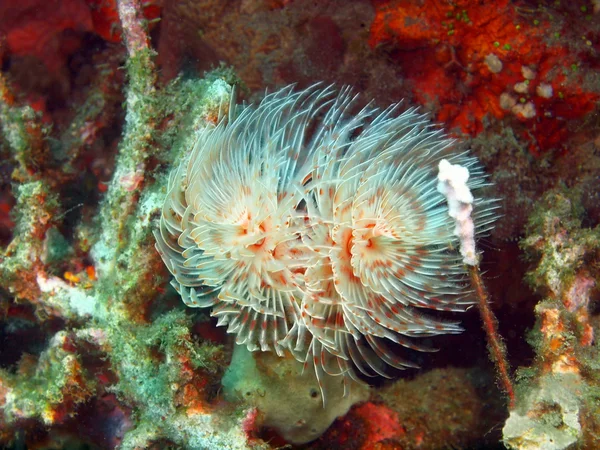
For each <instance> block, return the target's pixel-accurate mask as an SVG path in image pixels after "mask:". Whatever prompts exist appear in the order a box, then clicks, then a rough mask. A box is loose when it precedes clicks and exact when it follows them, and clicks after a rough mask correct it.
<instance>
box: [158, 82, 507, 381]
mask: <svg viewBox="0 0 600 450" xmlns="http://www.w3.org/2000/svg"><path fill="white" fill-rule="evenodd" d="M355 100H356V97H355V96H353V95H352V94H351V92H350V90H349V89H347V88H346V89H343V90H342V91H341V92H339V93H337V92H336V91H335V90H334V89H333V88H331V87H327V88H321V87H319V86H313V87H311V88H309V89H306V90H304V91H300V92H295V91H294V90H293V88H292V87H287V88H284V89H282V90H280V91H278V92H275V93H272V94H270V95H267V96H266V97H265V98H264V100H263V101H262V102H261V103H260V104H259V105H258V106H247V107H242V106H237V107H236V106H235V105H232V106H231V108H230V117H229V119H228V120H222V121H221V122H220V123H219V124H218V125H217V126H216V127H214V128H210V129H207V130H206V131H204V132H202V133H201V135H200V137H199V139H198V141H197V143H196V145H195V147H194V148H193V150H192V151H191V153H190V155H189V157H188V158H187V159H186V160H184V161H182V162H181V163H180V164H179V167H177V168H176V169H175V170H174V171H173V173H172V175H171V178H170V181H169V186H168V195H167V199H166V201H165V204H164V208H163V211H162V216H161V219H160V229H159V231H158V232H156V233H155V235H156V241H157V249H158V251H159V253H160V255H161V256H162V258H163V260H164V262H165V264H166V265H167V267H168V268H169V270H170V271H171V273H172V274H173V276H174V279H173V281H172V284H173V286H174V287H175V289H177V291H178V292H179V293H180V294H181V296H182V298H183V301H184V302H185V304H186V305H188V306H192V307H211V308H212V315H213V316H216V317H218V319H219V321H218V324H219V325H227V327H228V328H227V331H228V332H229V333H232V334H235V335H236V342H237V343H238V344H242V345H246V346H247V348H248V349H249V350H251V351H254V350H261V351H269V350H274V351H275V352H277V354H279V355H283V354H284V352H285V351H289V352H291V353H292V354H293V355H294V356H295V357H296V358H297V359H298V360H299V361H301V362H303V363H304V364H305V365H306V366H312V368H313V369H314V370H315V373H316V375H317V378H318V379H319V380H321V379H322V377H323V376H324V374H325V373H326V374H330V375H341V376H343V377H344V378H343V379H344V380H345V381H346V380H347V379H348V378H347V377H352V378H355V379H356V378H358V377H357V375H358V374H359V373H360V374H363V375H366V376H373V375H382V376H386V375H387V374H386V366H387V365H389V366H393V367H396V368H405V367H414V365H413V364H412V363H411V362H410V361H407V360H403V359H400V358H398V356H397V355H396V352H394V351H392V350H391V349H389V348H388V346H387V345H386V342H388V343H389V342H392V343H396V344H400V345H402V346H404V347H408V348H411V349H416V350H428V349H427V348H424V347H422V346H420V345H419V343H418V339H416V338H420V337H424V336H433V335H439V334H444V333H458V332H460V331H461V328H460V327H459V326H458V324H456V323H451V322H442V321H439V320H438V319H435V318H433V317H429V316H428V315H427V314H426V313H423V310H427V309H434V310H448V311H462V310H464V309H465V307H466V305H469V304H471V303H472V301H471V299H470V295H469V294H470V292H469V290H468V281H467V279H466V277H465V274H466V271H465V269H464V267H463V264H462V261H461V256H460V254H459V253H458V252H457V250H456V249H457V247H458V238H457V237H456V236H455V235H454V223H453V220H452V219H451V218H450V217H449V216H448V209H447V206H446V202H445V198H444V196H443V195H442V194H440V193H439V192H438V191H437V167H438V164H439V162H440V161H441V160H442V159H446V160H448V161H449V162H450V163H453V164H460V165H462V166H464V167H467V168H468V169H469V171H470V178H469V183H468V184H469V188H470V189H471V190H472V191H475V192H476V191H477V190H478V189H479V188H480V187H482V186H483V185H484V184H485V181H484V177H483V173H482V170H481V168H480V167H479V165H478V163H477V161H476V160H475V159H474V158H472V157H470V156H468V155H467V154H465V153H458V152H456V150H454V149H453V148H452V144H453V141H452V140H451V139H449V138H447V137H446V136H445V135H444V134H443V132H441V131H439V130H437V129H435V128H433V127H432V126H431V125H430V123H429V121H428V119H427V118H426V117H425V116H423V115H421V114H418V113H417V112H415V110H409V111H406V112H404V113H402V114H398V112H397V109H398V105H392V106H391V107H389V108H388V109H386V110H384V111H378V110H377V109H376V108H373V107H371V106H367V107H365V108H363V109H362V110H360V111H358V112H357V113H353V112H352V110H353V109H356V108H355ZM474 207H475V212H474V219H475V223H476V224H477V226H478V229H477V231H478V232H481V231H483V230H485V229H487V228H489V227H490V226H491V223H492V222H493V220H494V217H495V215H494V213H493V209H494V208H493V202H492V201H490V200H479V201H478V200H476V201H475V204H474Z"/></svg>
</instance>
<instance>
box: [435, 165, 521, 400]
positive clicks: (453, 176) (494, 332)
mask: <svg viewBox="0 0 600 450" xmlns="http://www.w3.org/2000/svg"><path fill="white" fill-rule="evenodd" d="M468 180H469V170H468V169H467V168H466V167H462V166H460V165H458V164H450V163H449V162H448V161H447V160H445V159H443V160H442V161H440V164H439V174H438V191H439V192H440V193H441V194H443V195H444V196H445V197H446V200H447V201H448V214H449V215H450V217H452V218H453V219H454V221H455V225H456V226H455V229H454V234H455V235H456V236H458V238H459V239H460V253H461V254H462V255H463V262H464V263H465V265H466V266H467V267H468V269H469V275H470V278H471V284H472V285H473V287H474V289H475V296H476V297H477V300H478V302H479V313H480V314H481V320H482V322H483V328H484V330H485V333H486V336H487V340H488V345H489V351H490V354H491V357H492V360H493V361H494V364H496V368H497V370H498V376H499V377H500V382H501V383H502V386H503V388H504V391H505V392H506V394H507V395H508V399H509V406H510V408H511V409H512V408H513V407H514V405H515V393H514V389H513V385H512V381H511V379H510V375H509V366H508V360H507V358H506V348H505V347H504V343H503V342H502V339H501V337H500V335H499V334H498V321H497V320H496V316H495V315H494V313H493V311H492V309H491V308H490V302H489V299H488V294H487V291H486V289H485V286H484V284H483V280H482V279H481V274H480V272H479V262H478V260H477V251H476V248H475V233H474V230H475V225H474V223H473V219H472V218H471V213H472V211H473V202H474V198H473V195H472V194H471V191H470V189H469V187H468V186H467V181H468Z"/></svg>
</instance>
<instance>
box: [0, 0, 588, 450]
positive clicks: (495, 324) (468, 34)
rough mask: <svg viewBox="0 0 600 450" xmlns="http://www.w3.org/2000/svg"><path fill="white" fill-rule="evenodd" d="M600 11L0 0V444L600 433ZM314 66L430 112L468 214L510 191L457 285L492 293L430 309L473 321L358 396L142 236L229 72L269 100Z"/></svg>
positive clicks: (361, 1) (466, 441)
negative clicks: (465, 174)
mask: <svg viewBox="0 0 600 450" xmlns="http://www.w3.org/2000/svg"><path fill="white" fill-rule="evenodd" d="M599 14H600V4H599V3H598V2H597V1H581V2H565V1H544V2H533V1H529V0H514V1H508V0H501V1H498V2H496V3H495V6H494V7H490V6H489V4H488V2H480V1H472V0H458V1H454V2H445V1H441V0H422V1H399V0H356V1H351V2H349V1H346V0H331V1H327V2H318V1H313V0H236V1H228V2H223V1H215V0H194V1H192V0H176V1H168V2H166V1H160V0H152V1H150V0H148V1H146V0H50V1H41V0H22V1H19V2H13V1H5V2H0V63H1V64H0V447H2V448H8V449H21V448H31V449H56V448H74V449H84V448H85V449H100V450H102V449H113V448H123V449H141V448H149V449H166V448H188V449H211V450H212V449H221V448H230V449H265V450H267V449H275V448H281V447H285V448H298V449H303V450H317V449H331V448H345V449H346V448H347V449H357V450H358V449H361V450H368V449H409V448H419V449H439V448H448V447H451V448H489V449H500V448H505V447H508V448H514V449H531V448H548V449H562V448H598V447H600V424H599V423H598V418H599V417H600V410H599V408H598V404H600V402H599V401H598V396H599V392H600V391H599V390H598V389H599V386H600V378H599V376H598V373H599V371H598V360H599V359H598V358H599V355H598V343H597V337H598V328H599V327H600V315H599V314H598V312H599V310H598V297H599V292H600V289H599V284H598V280H599V279H600V273H599V267H600V263H599V255H600V249H599V246H598V242H599V241H600V235H599V224H600V197H599V192H600V122H599V121H598V111H599V104H598V102H599V99H600V91H599V88H598V86H599V85H600V84H599V83H598V68H600V57H599V52H600V22H599V21H598V17H600V16H599ZM204 71H206V72H204ZM321 81H322V82H324V86H327V85H328V84H329V83H335V84H337V85H338V87H341V86H342V85H346V84H347V85H351V86H352V88H353V90H354V91H355V92H357V93H360V94H361V95H360V97H359V98H358V99H357V100H356V102H357V109H358V110H360V108H361V107H363V106H364V102H366V101H368V100H370V99H374V101H373V103H372V104H371V105H369V108H371V107H373V108H374V107H382V108H385V107H387V105H389V104H390V103H396V102H400V101H401V100H402V99H404V101H403V102H402V103H400V105H399V106H398V114H402V113H404V112H405V111H407V110H409V109H411V108H413V107H420V108H421V109H420V110H419V113H423V112H427V113H430V115H431V117H432V119H433V120H435V121H437V122H439V123H440V125H442V126H443V127H444V128H445V129H447V130H449V131H450V132H451V133H452V134H453V136H455V137H459V138H460V140H459V141H458V142H457V143H456V144H455V145H456V148H457V151H462V149H464V150H465V151H466V150H469V151H470V154H472V155H474V156H475V157H476V158H477V159H478V160H479V161H480V162H481V164H482V166H483V170H484V171H485V172H486V173H487V174H488V175H489V178H488V180H489V184H486V185H485V186H480V189H478V190H477V191H476V193H475V203H474V214H475V216H474V217H475V218H476V219H477V217H478V216H477V214H478V211H477V210H478V208H477V202H478V201H480V199H482V198H497V199H498V202H497V204H498V205H499V206H500V208H499V211H498V214H499V215H500V217H499V219H498V221H497V222H496V223H495V227H494V228H493V229H491V230H490V232H489V236H484V238H483V239H479V240H478V241H477V243H476V245H477V255H478V258H477V260H476V262H477V264H478V266H476V267H477V270H476V273H477V274H478V277H479V278H478V279H476V278H473V279H472V280H470V279H469V275H472V274H473V272H474V271H473V270H470V269H468V268H461V273H462V274H463V275H464V277H463V278H461V281H462V282H463V283H464V286H462V285H461V289H462V290H461V291H462V292H464V293H469V292H470V291H471V290H472V289H474V290H475V291H477V293H479V294H480V297H481V296H483V297H486V298H488V299H489V302H488V303H486V305H487V306H485V305H483V304H481V306H483V307H482V308H480V307H479V306H474V307H473V308H471V309H470V310H468V311H466V312H464V313H460V314H453V313H452V312H447V311H444V312H443V313H441V314H438V313H437V312H436V311H431V314H432V315H433V317H434V320H444V318H446V319H449V320H455V321H456V322H458V321H461V327H462V328H464V329H465V332H464V333H462V334H446V335H443V336H437V337H436V336H427V337H425V338H421V339H420V341H422V342H423V344H424V346H427V347H428V348H430V349H432V350H433V349H439V351H438V352H428V353H427V354H423V353H418V352H415V357H414V360H412V359H411V361H413V362H414V365H415V366H419V367H420V368H414V369H413V368H411V369H408V370H402V371H399V370H394V369H393V368H389V367H388V368H387V369H388V370H389V371H386V373H385V374H386V375H387V376H389V377H391V379H385V378H384V377H381V376H375V377H365V376H363V375H362V374H358V377H357V378H358V379H359V380H360V381H361V382H360V383H357V382H356V381H352V382H353V383H355V384H353V385H352V388H351V389H350V394H349V396H346V397H342V392H343V387H342V386H341V379H342V378H343V377H340V376H337V377H335V376H334V377H326V376H324V377H321V383H324V385H325V389H326V391H327V392H328V393H329V394H331V395H330V396H331V397H332V398H335V399H336V400H337V401H336V402H330V403H325V405H323V398H322V396H321V391H320V388H319V384H318V383H319V380H317V379H316V377H315V372H314V370H311V369H312V366H311V367H309V369H307V370H304V372H303V367H302V364H301V363H298V362H297V361H295V360H294V359H293V358H291V357H287V358H281V357H279V356H277V355H276V354H273V353H269V352H252V353H248V352H247V351H246V349H244V348H242V349H241V350H240V349H239V348H236V346H235V345H234V342H232V341H233V340H232V339H231V338H230V337H228V336H227V335H226V334H225V333H224V332H222V331H221V328H218V327H217V321H216V320H214V319H212V318H211V317H210V311H208V310H203V309H192V308H186V307H185V305H183V304H182V302H181V300H180V296H179V294H178V293H177V292H176V291H175V290H174V289H172V288H171V287H170V286H169V281H170V278H171V277H170V274H169V273H168V270H167V269H166V268H165V267H164V264H163V262H162V260H161V258H160V255H159V254H158V253H157V252H156V250H155V239H154V236H153V234H152V233H153V232H154V231H156V230H158V229H159V222H160V217H161V214H162V213H163V209H162V208H163V204H164V200H165V197H166V196H167V193H168V191H169V173H170V172H171V170H172V167H174V166H177V165H178V164H179V163H180V162H181V161H182V160H183V158H185V155H189V154H190V152H191V150H192V149H193V148H194V146H195V144H196V142H197V140H198V139H199V138H201V137H202V136H206V130H208V129H214V128H215V126H216V125H217V124H218V123H219V120H220V118H222V117H223V116H224V115H226V114H227V112H228V111H227V106H228V105H229V104H230V101H231V98H232V94H233V92H234V91H233V89H232V87H233V86H236V89H235V91H236V92H237V96H238V97H239V98H238V100H237V101H235V103H236V104H243V103H244V102H249V103H253V104H255V105H258V104H259V103H260V101H261V100H262V99H263V98H264V97H265V95H268V93H267V94H264V90H265V88H266V89H267V90H268V92H277V90H278V89H279V88H281V87H283V86H286V85H289V84H292V83H297V84H298V86H297V88H295V89H296V91H301V90H302V89H305V88H307V87H308V86H311V85H313V84H314V83H315V82H321ZM361 102H363V103H361ZM413 114H417V113H414V112H413ZM316 119H317V121H321V120H323V119H324V117H320V116H319V117H317V118H316ZM359 131H360V130H359ZM313 132H314V129H309V130H307V133H308V134H310V133H313ZM356 134H360V133H358V131H357V132H356ZM355 137H356V136H354V135H353V136H352V138H355ZM465 158H466V157H465ZM319 167H320V169H319ZM319 167H317V168H315V169H314V170H315V173H317V174H318V173H319V170H324V169H326V168H327V167H328V166H327V164H324V165H323V166H319ZM333 169H336V168H335V167H333ZM373 170H374V169H373ZM365 173H369V172H368V171H367V170H365ZM361 174H362V173H361ZM432 178H433V177H432ZM226 182H227V180H223V181H222V183H224V184H225V183H226ZM434 184H435V181H434ZM433 189H434V190H435V186H434V187H433ZM357 191H358V189H357ZM353 194H354V193H353ZM440 198H441V196H440ZM467 203H468V202H467ZM301 207H302V206H301ZM311 207H312V206H311ZM445 223H446V224H447V225H448V230H447V235H452V233H453V227H454V224H452V223H451V221H449V220H448V221H445ZM474 226H475V227H477V226H479V224H478V223H477V220H475V223H474ZM467 234H468V233H467ZM451 240H452V243H453V244H452V245H453V246H456V247H457V242H458V240H457V239H456V238H455V237H454V236H451ZM458 251H459V249H458V248H453V249H452V252H453V254H458ZM471 253H472V252H469V254H471ZM413 262H414V261H413ZM457 264H459V262H457ZM473 267H474V266H473ZM469 284H470V286H469ZM484 284H485V286H484ZM469 300H470V301H471V302H472V303H475V299H474V298H469ZM486 308H487V310H486ZM477 310H480V311H481V313H482V317H483V318H484V327H482V325H481V319H480V316H479V314H478V311H477ZM355 312H356V311H355ZM492 313H494V314H495V315H496V317H497V321H496V320H495V319H494V317H493V315H491V314H492ZM359 314H360V312H359ZM483 328H485V329H483ZM317 329H318V327H317ZM490 332H491V333H490ZM490 335H491V336H492V337H493V338H492V339H490V338H489V336H490ZM500 336H502V337H500ZM324 342H327V339H325V340H324ZM486 346H488V347H490V348H491V349H492V350H493V349H494V348H496V351H493V352H492V359H494V358H495V359H496V361H495V362H496V363H497V362H498V361H499V360H501V361H503V364H499V365H498V368H495V366H494V363H493V362H492V361H490V356H489V355H488V348H486ZM503 349H505V350H506V355H504V354H503V353H504V351H503ZM401 350H402V349H401V348H400V347H398V348H396V346H391V348H390V349H389V351H390V354H394V355H395V356H399V355H402V351H401ZM505 358H506V360H505ZM228 367H229V368H228ZM227 368H228V369H227ZM511 368H516V370H515V371H514V372H513V370H512V369H511ZM498 372H503V374H502V376H498V375H499V373H498ZM371 375H372V374H371ZM512 379H514V385H515V390H514V393H513V394H512V395H511V394H510V392H509V391H508V389H507V387H506V384H505V382H504V381H505V380H508V381H509V383H510V382H511V380H512ZM494 380H497V381H498V380H500V381H501V383H498V382H497V381H496V382H495V381H494ZM363 382H366V383H369V384H370V388H369V389H366V388H365V387H364V383H363ZM496 384H498V386H496ZM503 391H504V392H503ZM248 393H250V395H248ZM506 394H508V395H506ZM513 399H514V404H512V401H513ZM321 433H323V434H322V435H321ZM319 435H320V437H318V436H319ZM315 438H316V439H315ZM312 439H314V440H312ZM308 441H310V442H308Z"/></svg>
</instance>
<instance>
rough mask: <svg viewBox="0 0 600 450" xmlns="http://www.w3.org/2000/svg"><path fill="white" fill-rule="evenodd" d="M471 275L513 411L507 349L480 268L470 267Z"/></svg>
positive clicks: (486, 330)
mask: <svg viewBox="0 0 600 450" xmlns="http://www.w3.org/2000/svg"><path fill="white" fill-rule="evenodd" d="M469 275H470V277H471V284H472V285H473V287H474V288H475V295H476V296H477V300H478V302H479V303H478V306H479V314H480V315H481V321H482V322H483V328H484V330H485V333H486V336H487V341H488V348H489V351H490V355H491V357H492V360H493V361H494V363H495V364H496V369H497V370H498V377H499V378H500V382H501V384H502V387H503V389H504V392H506V395H507V396H508V400H509V407H510V409H513V408H514V407H515V391H514V388H513V384H512V380H511V378H510V373H509V366H508V360H507V358H506V347H505V346H504V342H502V338H501V337H500V334H499V333H498V320H497V319H496V316H495V315H494V313H493V311H492V309H491V308H490V302H489V297H488V294H487V291H486V289H485V286H484V284H483V280H482V279H481V274H480V272H479V266H469Z"/></svg>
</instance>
